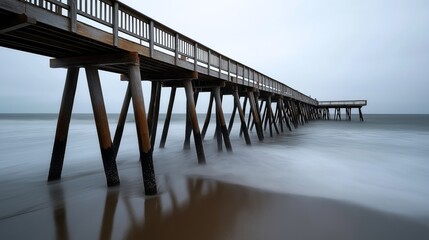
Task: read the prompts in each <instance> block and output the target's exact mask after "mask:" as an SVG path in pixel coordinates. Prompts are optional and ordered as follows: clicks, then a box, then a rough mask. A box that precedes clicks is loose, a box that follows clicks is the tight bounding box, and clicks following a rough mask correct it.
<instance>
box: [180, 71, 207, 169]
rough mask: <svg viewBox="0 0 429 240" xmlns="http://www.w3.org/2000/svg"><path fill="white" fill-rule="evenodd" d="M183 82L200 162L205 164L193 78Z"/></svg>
mask: <svg viewBox="0 0 429 240" xmlns="http://www.w3.org/2000/svg"><path fill="white" fill-rule="evenodd" d="M183 84H184V86H185V92H186V99H187V106H188V112H189V116H190V119H191V122H192V129H193V132H194V142H195V148H196V151H197V157H198V163H199V164H205V163H206V157H205V155H204V147H203V141H202V139H201V133H200V127H199V126H198V118H197V111H196V110H195V101H194V93H193V87H192V81H191V79H186V80H184V81H183Z"/></svg>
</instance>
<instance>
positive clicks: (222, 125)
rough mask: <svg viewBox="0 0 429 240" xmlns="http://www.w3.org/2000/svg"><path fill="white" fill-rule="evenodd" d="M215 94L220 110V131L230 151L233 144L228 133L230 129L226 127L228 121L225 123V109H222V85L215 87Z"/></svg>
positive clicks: (217, 106)
mask: <svg viewBox="0 0 429 240" xmlns="http://www.w3.org/2000/svg"><path fill="white" fill-rule="evenodd" d="M214 95H215V102H216V110H217V112H218V114H217V115H218V118H219V125H220V126H219V127H220V131H221V133H222V137H223V141H224V143H225V148H226V150H227V151H228V152H231V151H232V146H231V141H230V139H229V133H228V129H227V128H226V123H225V118H224V115H223V110H222V100H221V97H220V87H219V86H217V87H215V88H214Z"/></svg>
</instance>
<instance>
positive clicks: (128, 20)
mask: <svg viewBox="0 0 429 240" xmlns="http://www.w3.org/2000/svg"><path fill="white" fill-rule="evenodd" d="M20 1H24V2H27V3H29V4H33V5H36V6H38V7H41V8H44V9H46V10H48V11H51V12H53V13H56V14H59V15H62V16H64V17H68V18H69V19H70V26H71V31H73V32H75V31H76V24H77V22H78V21H79V22H82V21H80V20H78V16H79V18H82V17H83V18H86V19H89V20H92V21H95V22H97V23H98V24H101V25H103V26H104V27H107V28H108V29H110V32H111V33H112V35H113V43H114V45H115V46H117V44H118V39H119V38H125V37H129V38H133V39H135V40H136V41H134V42H136V43H138V44H140V45H143V46H145V47H149V49H150V56H151V57H152V56H153V55H154V53H155V51H160V52H163V53H167V54H169V55H171V56H174V58H175V59H176V61H175V64H176V65H177V64H178V62H179V61H185V62H187V63H188V65H189V66H193V68H194V70H198V69H199V68H203V69H205V71H206V73H208V74H209V75H212V74H211V73H214V74H217V76H218V77H219V78H222V79H226V80H227V81H234V82H237V83H239V84H242V85H245V86H250V87H253V88H256V89H259V90H263V91H268V92H272V93H275V94H279V95H282V96H286V97H290V98H293V99H296V100H298V101H301V102H305V103H307V104H310V105H314V106H316V105H318V101H317V100H315V99H312V98H311V97H309V96H306V95H305V94H303V93H301V92H299V91H297V90H295V89H293V88H291V87H289V86H287V85H285V84H283V83H281V82H279V81H276V80H274V79H272V78H270V77H268V76H266V75H264V74H261V73H259V72H258V71H256V70H254V69H252V68H250V67H248V66H246V65H244V64H242V63H240V62H238V61H235V60H233V59H231V58H229V57H226V56H225V55H222V54H220V53H219V52H218V51H215V50H213V49H210V48H209V47H207V46H205V45H204V44H201V43H199V42H197V41H195V40H193V39H191V38H189V37H187V36H185V35H183V34H181V33H179V32H177V31H175V30H174V29H171V28H169V27H168V26H165V25H163V24H162V23H159V22H157V21H155V20H154V19H152V18H150V17H148V16H146V15H144V14H142V13H140V12H139V11H137V10H135V9H133V8H131V7H129V6H127V5H125V4H123V3H121V2H119V1H117V0H20Z"/></svg>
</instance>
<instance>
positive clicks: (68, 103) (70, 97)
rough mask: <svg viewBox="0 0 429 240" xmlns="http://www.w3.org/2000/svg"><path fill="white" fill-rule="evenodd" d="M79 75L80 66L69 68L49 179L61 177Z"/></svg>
mask: <svg viewBox="0 0 429 240" xmlns="http://www.w3.org/2000/svg"><path fill="white" fill-rule="evenodd" d="M78 76H79V68H69V69H68V71H67V78H66V83H65V86H64V92H63V98H62V100H61V107H60V113H59V115H58V123H57V131H56V133H55V142H54V149H53V151H52V158H51V164H50V167H49V176H48V181H54V180H59V179H61V172H62V170H63V164H64V154H65V151H66V145H67V136H68V132H69V126H70V118H71V114H72V109H73V102H74V97H75V94H76V86H77V80H78Z"/></svg>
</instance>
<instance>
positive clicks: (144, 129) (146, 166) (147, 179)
mask: <svg viewBox="0 0 429 240" xmlns="http://www.w3.org/2000/svg"><path fill="white" fill-rule="evenodd" d="M128 70H129V77H130V79H129V80H130V89H131V98H132V100H133V108H134V117H135V122H136V129H137V139H138V143H139V151H140V162H141V167H142V173H143V184H144V188H145V193H146V194H147V195H154V194H156V193H157V192H158V191H157V188H156V179H155V170H154V167H153V159H152V154H153V149H152V146H151V145H150V137H149V127H148V123H147V118H146V112H145V107H144V100H143V92H142V84H141V75H140V66H139V65H138V64H132V65H129V67H128Z"/></svg>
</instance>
